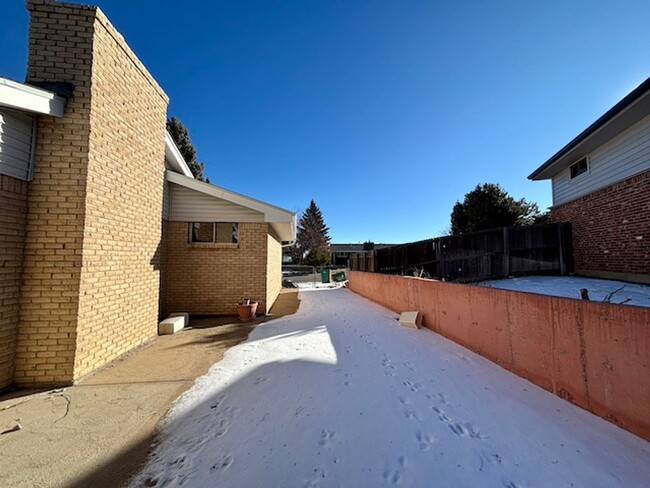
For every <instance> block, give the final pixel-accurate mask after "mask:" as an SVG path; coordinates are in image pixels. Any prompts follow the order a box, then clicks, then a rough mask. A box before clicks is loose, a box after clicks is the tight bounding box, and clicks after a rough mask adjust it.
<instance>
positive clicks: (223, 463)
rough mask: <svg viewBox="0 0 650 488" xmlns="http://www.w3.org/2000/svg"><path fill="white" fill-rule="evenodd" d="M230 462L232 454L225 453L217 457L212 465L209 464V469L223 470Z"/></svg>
mask: <svg viewBox="0 0 650 488" xmlns="http://www.w3.org/2000/svg"><path fill="white" fill-rule="evenodd" d="M232 463H233V458H232V456H231V455H230V454H227V455H226V456H223V457H222V458H221V459H219V460H218V461H217V462H216V463H214V464H213V465H212V466H210V471H223V470H224V469H228V468H229V467H230V465H231V464H232Z"/></svg>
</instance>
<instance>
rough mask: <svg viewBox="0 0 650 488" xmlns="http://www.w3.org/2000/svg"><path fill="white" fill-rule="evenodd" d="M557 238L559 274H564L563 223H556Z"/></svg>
mask: <svg viewBox="0 0 650 488" xmlns="http://www.w3.org/2000/svg"><path fill="white" fill-rule="evenodd" d="M557 238H558V241H559V244H560V245H559V246H558V247H559V253H558V254H559V258H560V274H561V275H562V276H564V275H566V262H565V261H564V224H562V223H559V224H557Z"/></svg>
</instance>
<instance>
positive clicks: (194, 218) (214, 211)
mask: <svg viewBox="0 0 650 488" xmlns="http://www.w3.org/2000/svg"><path fill="white" fill-rule="evenodd" d="M169 186H170V190H171V192H170V193H171V215H170V217H171V218H170V220H172V221H177V222H178V221H180V222H264V214H263V213H262V212H257V211H255V210H251V209H249V208H246V207H242V206H240V205H237V204H235V203H232V202H228V201H226V200H222V199H221V198H216V197H213V196H210V195H206V194H205V193H201V192H198V191H195V190H192V189H190V188H185V187H182V186H179V185H175V184H173V183H170V184H169Z"/></svg>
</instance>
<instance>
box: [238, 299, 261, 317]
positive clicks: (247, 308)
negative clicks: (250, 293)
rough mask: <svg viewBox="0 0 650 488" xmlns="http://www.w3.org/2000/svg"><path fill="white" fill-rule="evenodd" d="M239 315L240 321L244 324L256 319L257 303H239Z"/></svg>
mask: <svg viewBox="0 0 650 488" xmlns="http://www.w3.org/2000/svg"><path fill="white" fill-rule="evenodd" d="M237 313H238V314H239V320H241V321H242V322H246V321H247V320H251V319H254V318H255V314H256V313H257V302H249V303H243V302H241V303H238V304H237Z"/></svg>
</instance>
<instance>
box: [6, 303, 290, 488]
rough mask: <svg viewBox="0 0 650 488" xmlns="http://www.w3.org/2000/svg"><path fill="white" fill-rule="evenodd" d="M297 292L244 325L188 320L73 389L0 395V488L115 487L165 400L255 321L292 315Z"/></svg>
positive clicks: (145, 448) (139, 456)
mask: <svg viewBox="0 0 650 488" xmlns="http://www.w3.org/2000/svg"><path fill="white" fill-rule="evenodd" d="M297 296H298V295H297V293H296V292H295V291H293V290H292V291H288V292H286V293H282V294H281V295H280V298H279V299H278V301H277V302H276V304H275V306H274V307H273V310H272V313H271V314H270V315H269V316H267V317H265V318H263V319H258V320H256V321H254V322H250V323H247V324H240V323H233V322H230V324H227V323H226V324H224V320H223V319H220V320H219V319H216V320H215V319H202V320H200V321H197V320H195V321H192V322H191V326H192V327H191V328H188V329H186V330H183V331H181V332H179V333H178V334H175V335H173V336H162V337H158V338H157V339H155V340H154V341H152V342H151V343H149V344H148V345H146V346H144V347H142V348H140V349H138V350H136V351H134V352H133V353H131V354H129V355H128V357H125V358H123V359H121V360H119V361H118V362H116V363H113V364H112V365H110V366H109V367H107V368H105V369H103V370H102V371H100V372H98V373H96V374H95V375H93V376H92V377H89V378H87V379H86V380H84V381H83V382H81V383H80V384H78V385H76V386H73V387H69V388H65V389H60V390H50V391H41V392H34V391H22V392H14V393H12V394H8V395H5V396H3V397H0V432H3V433H2V434H1V435H0V458H1V459H2V467H1V468H0V486H3V487H5V486H6V487H9V486H11V487H52V486H60V487H64V486H65V487H78V488H81V487H84V488H85V487H93V488H101V487H111V488H115V487H120V486H123V485H124V484H125V483H126V481H128V479H129V478H130V477H131V476H132V475H133V474H134V473H135V472H136V471H137V470H138V468H139V467H140V466H141V465H142V464H143V463H144V461H145V460H146V457H147V454H148V452H149V447H150V446H151V444H152V442H153V441H154V439H155V433H156V424H157V422H158V421H159V420H160V418H161V417H162V416H163V415H164V414H165V412H166V411H167V409H168V408H169V405H170V404H171V402H172V401H173V400H174V399H175V398H176V397H178V396H179V395H180V394H181V393H182V392H183V391H185V390H186V389H188V388H189V387H190V386H191V385H192V384H193V382H194V380H195V378H197V377H198V376H201V375H203V374H204V373H205V372H206V371H207V370H208V368H209V367H210V366H211V365H212V364H213V363H215V362H217V361H219V360H220V359H221V358H222V357H223V354H224V352H225V351H226V350H227V349H229V348H230V347H232V346H234V345H236V344H238V343H239V342H241V341H243V340H245V339H246V338H247V337H248V334H249V332H250V331H251V330H252V329H253V328H254V327H255V326H256V325H257V324H258V323H259V322H261V321H265V320H270V319H273V318H276V317H279V316H282V315H287V314H291V313H294V312H295V311H296V310H297V307H298V298H297ZM217 325H218V326H217ZM17 424H20V425H21V426H22V429H21V430H16V431H11V430H12V428H14V427H15V426H16V425H17Z"/></svg>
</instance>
